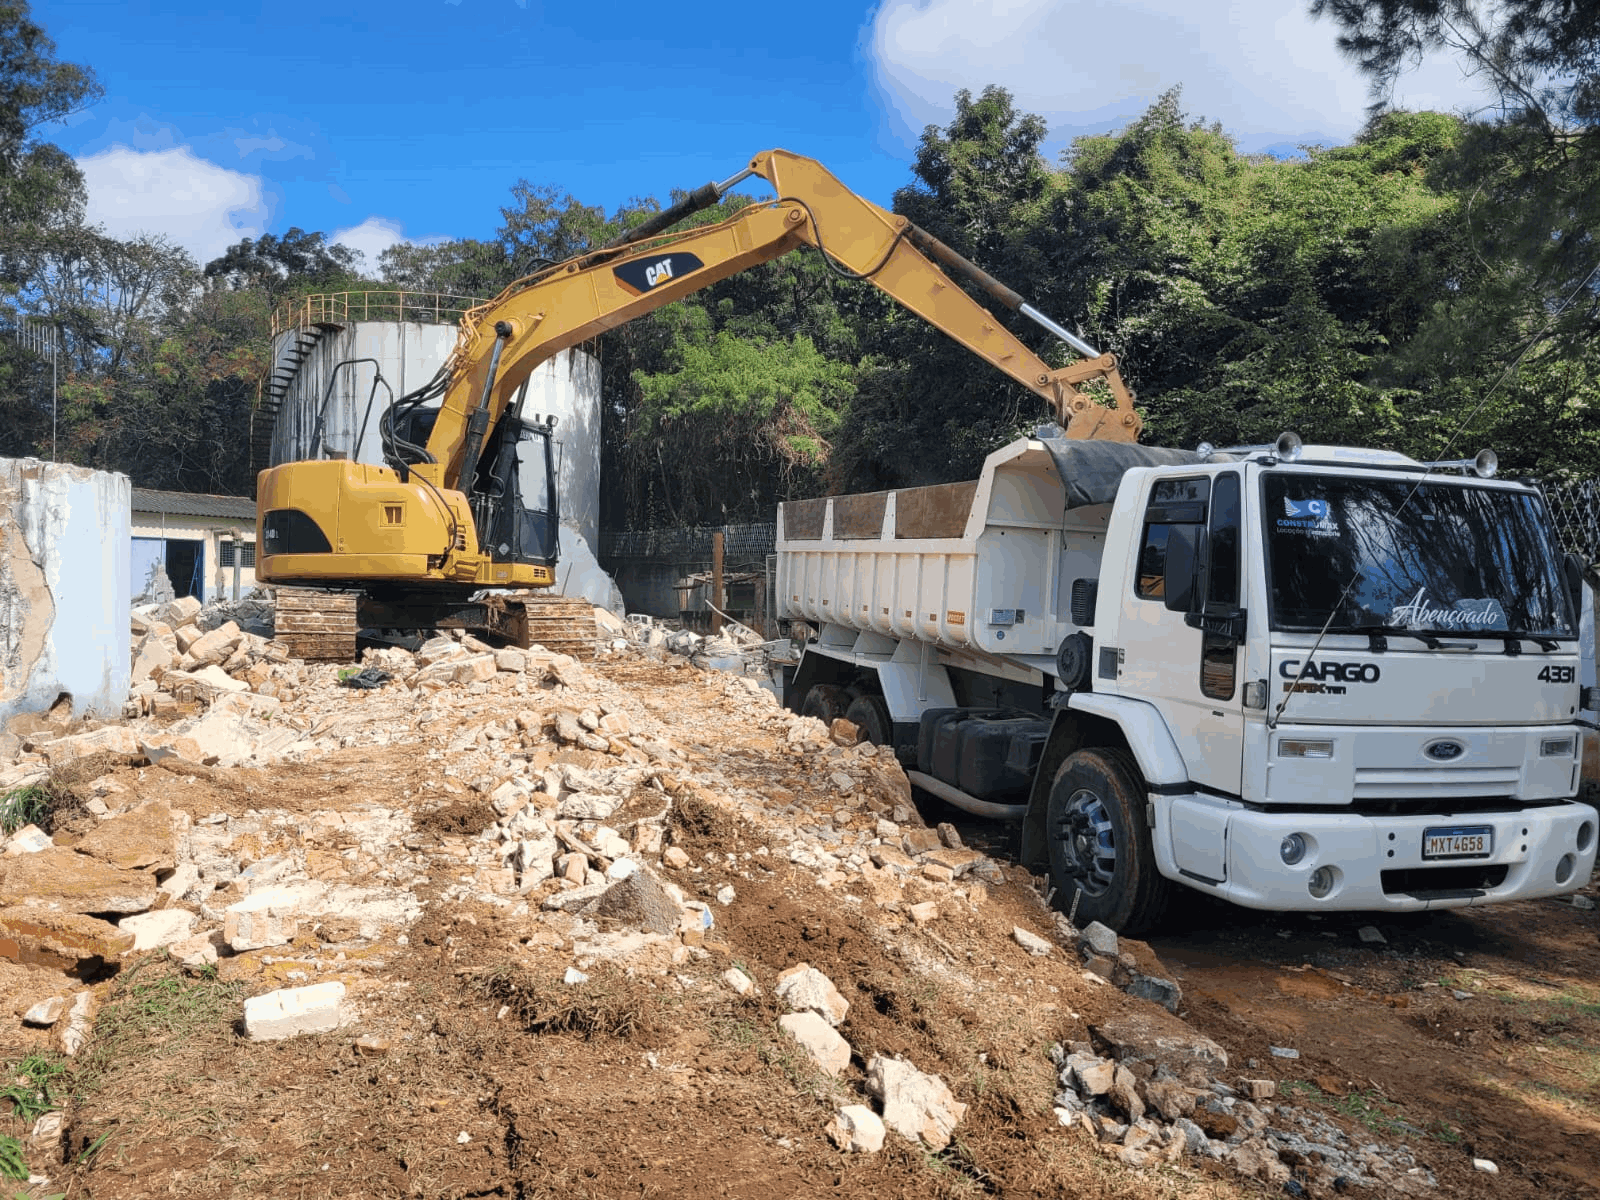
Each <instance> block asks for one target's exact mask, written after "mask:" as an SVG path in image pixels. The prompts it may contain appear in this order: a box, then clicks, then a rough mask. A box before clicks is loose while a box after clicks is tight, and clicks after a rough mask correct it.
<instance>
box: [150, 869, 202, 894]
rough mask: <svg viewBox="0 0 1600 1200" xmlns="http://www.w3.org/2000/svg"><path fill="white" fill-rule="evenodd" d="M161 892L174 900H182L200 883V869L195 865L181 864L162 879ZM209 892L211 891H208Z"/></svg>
mask: <svg viewBox="0 0 1600 1200" xmlns="http://www.w3.org/2000/svg"><path fill="white" fill-rule="evenodd" d="M157 877H158V878H161V883H160V890H161V891H162V892H163V893H165V894H166V895H168V896H170V897H171V898H172V899H173V900H182V899H183V898H184V897H185V896H187V895H188V894H189V892H190V891H191V890H192V889H193V888H194V886H195V885H196V884H198V883H199V882H200V868H199V867H197V866H195V865H194V863H179V864H178V866H177V867H176V868H175V869H174V870H172V871H170V872H168V873H166V875H165V877H164V878H162V877H161V873H160V872H158V873H157ZM207 890H209V889H207Z"/></svg>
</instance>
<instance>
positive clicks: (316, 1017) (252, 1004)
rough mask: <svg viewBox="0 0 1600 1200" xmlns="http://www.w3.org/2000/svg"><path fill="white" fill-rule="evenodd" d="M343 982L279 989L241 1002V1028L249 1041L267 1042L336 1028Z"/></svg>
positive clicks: (341, 1000)
mask: <svg viewBox="0 0 1600 1200" xmlns="http://www.w3.org/2000/svg"><path fill="white" fill-rule="evenodd" d="M343 1004H344V984H342V983H339V982H337V981H334V982H331V983H317V984H312V985H311V986H310V987H297V988H280V989H279V990H278V991H276V992H268V993H267V994H266V995H265V996H252V997H250V999H248V1000H246V1001H245V1002H244V1031H245V1033H246V1035H248V1036H249V1038H250V1040H251V1041H255V1042H267V1041H276V1040H278V1039H280V1038H289V1037H296V1036H298V1035H300V1034H302V1033H326V1032H327V1031H328V1030H330V1029H337V1028H338V1027H339V1017H340V1010H341V1007H342V1005H343Z"/></svg>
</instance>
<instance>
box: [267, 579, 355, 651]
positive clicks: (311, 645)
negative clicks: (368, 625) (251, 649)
mask: <svg viewBox="0 0 1600 1200" xmlns="http://www.w3.org/2000/svg"><path fill="white" fill-rule="evenodd" d="M275 610H276V611H275V614H274V621H273V629H274V640H276V641H277V642H278V644H279V645H281V646H282V647H283V648H284V649H285V650H287V651H288V652H289V653H290V654H291V655H293V656H294V657H295V658H299V659H304V660H305V661H306V662H355V660H356V593H355V592H331V591H323V590H321V589H320V588H283V587H281V588H278V589H277V597H276V601H275Z"/></svg>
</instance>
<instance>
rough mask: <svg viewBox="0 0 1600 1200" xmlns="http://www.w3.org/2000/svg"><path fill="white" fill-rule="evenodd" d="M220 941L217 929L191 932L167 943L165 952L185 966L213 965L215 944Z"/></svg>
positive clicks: (215, 951)
mask: <svg viewBox="0 0 1600 1200" xmlns="http://www.w3.org/2000/svg"><path fill="white" fill-rule="evenodd" d="M221 941H222V931H221V930H217V929H214V930H212V931H211V932H209V933H196V934H191V935H190V936H189V937H186V938H184V939H183V940H182V941H177V942H173V943H172V944H171V945H169V946H168V947H167V953H168V954H170V955H172V957H173V958H175V959H177V960H178V961H179V962H180V963H182V964H183V965H184V966H186V967H208V966H213V965H215V963H216V961H217V946H218V943H219V942H221Z"/></svg>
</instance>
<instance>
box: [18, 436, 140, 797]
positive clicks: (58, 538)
mask: <svg viewBox="0 0 1600 1200" xmlns="http://www.w3.org/2000/svg"><path fill="white" fill-rule="evenodd" d="M131 497H132V489H131V488H130V486H129V482H128V477H127V476H126V475H113V474H109V473H107V472H104V471H90V470H87V469H85V468H83V467H74V466H70V465H68V464H65V463H47V462H41V461H39V460H38V459H32V458H23V459H15V458H0V514H4V515H3V518H0V729H4V728H5V727H6V725H7V724H8V723H9V722H10V720H11V718H12V717H13V716H15V715H16V714H18V713H43V712H47V711H49V710H50V709H51V707H52V706H53V705H55V704H57V703H58V701H60V700H61V698H62V697H65V698H66V700H65V710H64V712H65V715H66V716H67V718H68V719H72V718H76V717H82V716H85V715H93V716H100V717H116V716H118V715H119V714H120V713H121V712H122V706H123V704H124V703H125V702H126V700H127V698H128V682H129V678H128V677H129V670H130V656H129V654H128V613H129V605H130V596H129V576H130V567H129V561H130V556H131V552H132V547H133V540H132V537H131V535H130V532H129V522H130V519H131V512H132V509H131V503H132V501H131ZM52 765H56V764H55V763H54V761H52Z"/></svg>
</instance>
